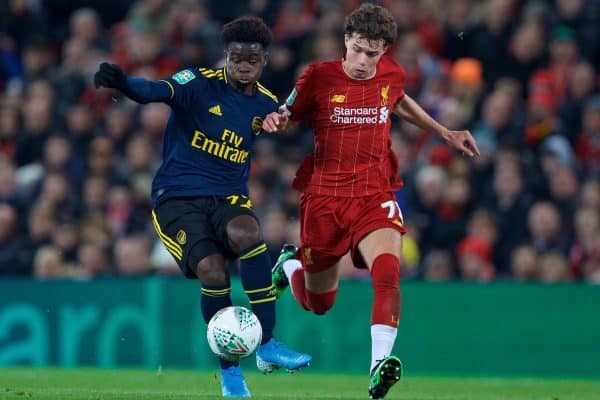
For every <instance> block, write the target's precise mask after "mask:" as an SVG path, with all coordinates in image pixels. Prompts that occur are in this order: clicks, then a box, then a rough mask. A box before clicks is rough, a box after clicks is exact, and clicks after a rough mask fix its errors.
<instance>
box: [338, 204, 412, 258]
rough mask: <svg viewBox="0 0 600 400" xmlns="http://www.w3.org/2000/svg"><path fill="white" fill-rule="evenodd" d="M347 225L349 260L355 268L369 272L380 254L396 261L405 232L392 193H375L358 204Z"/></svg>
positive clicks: (398, 208)
mask: <svg viewBox="0 0 600 400" xmlns="http://www.w3.org/2000/svg"><path fill="white" fill-rule="evenodd" d="M360 202H361V204H360V207H358V206H357V207H355V209H357V210H358V211H356V212H353V213H352V214H353V215H352V217H351V218H352V221H351V229H350V230H351V232H352V251H351V255H352V260H353V262H354V265H355V266H356V267H359V268H369V269H370V268H371V266H372V265H373V260H374V259H375V258H377V256H379V255H380V254H384V253H390V254H394V255H396V256H398V257H400V255H401V253H402V235H403V234H404V233H405V232H406V229H405V228H404V220H403V217H402V212H401V211H400V207H399V206H398V203H397V202H396V197H395V196H394V194H393V193H378V194H375V195H372V196H368V197H366V198H364V199H361V200H360Z"/></svg>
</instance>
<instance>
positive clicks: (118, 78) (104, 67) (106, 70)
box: [94, 62, 127, 91]
mask: <svg viewBox="0 0 600 400" xmlns="http://www.w3.org/2000/svg"><path fill="white" fill-rule="evenodd" d="M94 86H95V87H96V88H99V87H101V86H103V87H107V88H114V89H118V90H121V91H123V89H125V87H126V86H127V75H125V72H123V70H122V69H121V67H119V66H118V65H116V64H109V63H107V62H103V63H102V64H100V69H99V70H98V71H96V73H95V74H94Z"/></svg>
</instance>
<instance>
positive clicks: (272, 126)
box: [262, 112, 289, 133]
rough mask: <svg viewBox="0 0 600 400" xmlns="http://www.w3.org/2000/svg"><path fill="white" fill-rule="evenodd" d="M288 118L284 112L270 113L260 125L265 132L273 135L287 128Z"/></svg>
mask: <svg viewBox="0 0 600 400" xmlns="http://www.w3.org/2000/svg"><path fill="white" fill-rule="evenodd" d="M288 121H289V117H288V115H287V113H285V112H272V113H270V114H268V115H267V116H266V117H265V119H264V120H263V123H262V128H263V130H264V131H265V132H269V133H273V132H277V131H282V130H284V129H285V127H286V126H287V123H288Z"/></svg>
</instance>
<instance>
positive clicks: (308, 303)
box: [272, 194, 350, 314]
mask: <svg viewBox="0 0 600 400" xmlns="http://www.w3.org/2000/svg"><path fill="white" fill-rule="evenodd" d="M339 206H340V202H339V201H337V200H336V199H335V198H332V197H329V196H321V195H314V194H304V195H302V199H301V202H300V241H301V243H302V248H301V249H300V250H299V251H295V248H294V247H293V246H290V245H287V246H284V248H283V250H282V253H281V255H280V257H279V259H278V260H277V263H276V264H275V267H274V268H273V274H272V275H273V283H274V286H276V288H277V291H278V293H279V294H281V293H282V292H283V291H284V290H285V288H286V287H287V286H288V285H289V286H291V288H292V295H293V296H294V298H295V299H296V301H297V302H298V303H299V304H300V305H301V306H302V307H303V308H304V309H306V310H309V311H312V312H314V313H316V314H324V313H325V312H327V311H328V310H329V309H330V308H331V307H332V306H333V304H334V302H335V296H336V294H337V288H338V278H339V265H338V262H339V260H340V258H341V256H342V255H344V254H345V253H346V252H347V251H348V249H349V248H350V240H349V239H348V235H347V231H346V230H345V229H343V228H341V227H340V226H339V224H338V216H337V215H336V213H338V210H339V208H340V207H339ZM315 221H318V223H316V222H315Z"/></svg>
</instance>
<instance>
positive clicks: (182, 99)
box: [160, 69, 208, 109]
mask: <svg viewBox="0 0 600 400" xmlns="http://www.w3.org/2000/svg"><path fill="white" fill-rule="evenodd" d="M160 82H164V83H166V84H167V85H168V86H169V88H170V90H171V97H170V98H169V99H168V100H167V103H169V104H171V105H172V106H174V107H178V108H182V109H187V108H189V107H190V106H191V105H192V104H194V103H195V102H197V101H198V99H200V98H202V95H203V94H204V92H205V90H206V87H207V85H208V83H207V79H206V77H205V76H203V75H202V74H201V73H200V72H198V70H192V69H184V70H182V71H179V72H177V73H176V74H174V75H173V76H171V77H169V78H165V79H162V80H160Z"/></svg>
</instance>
